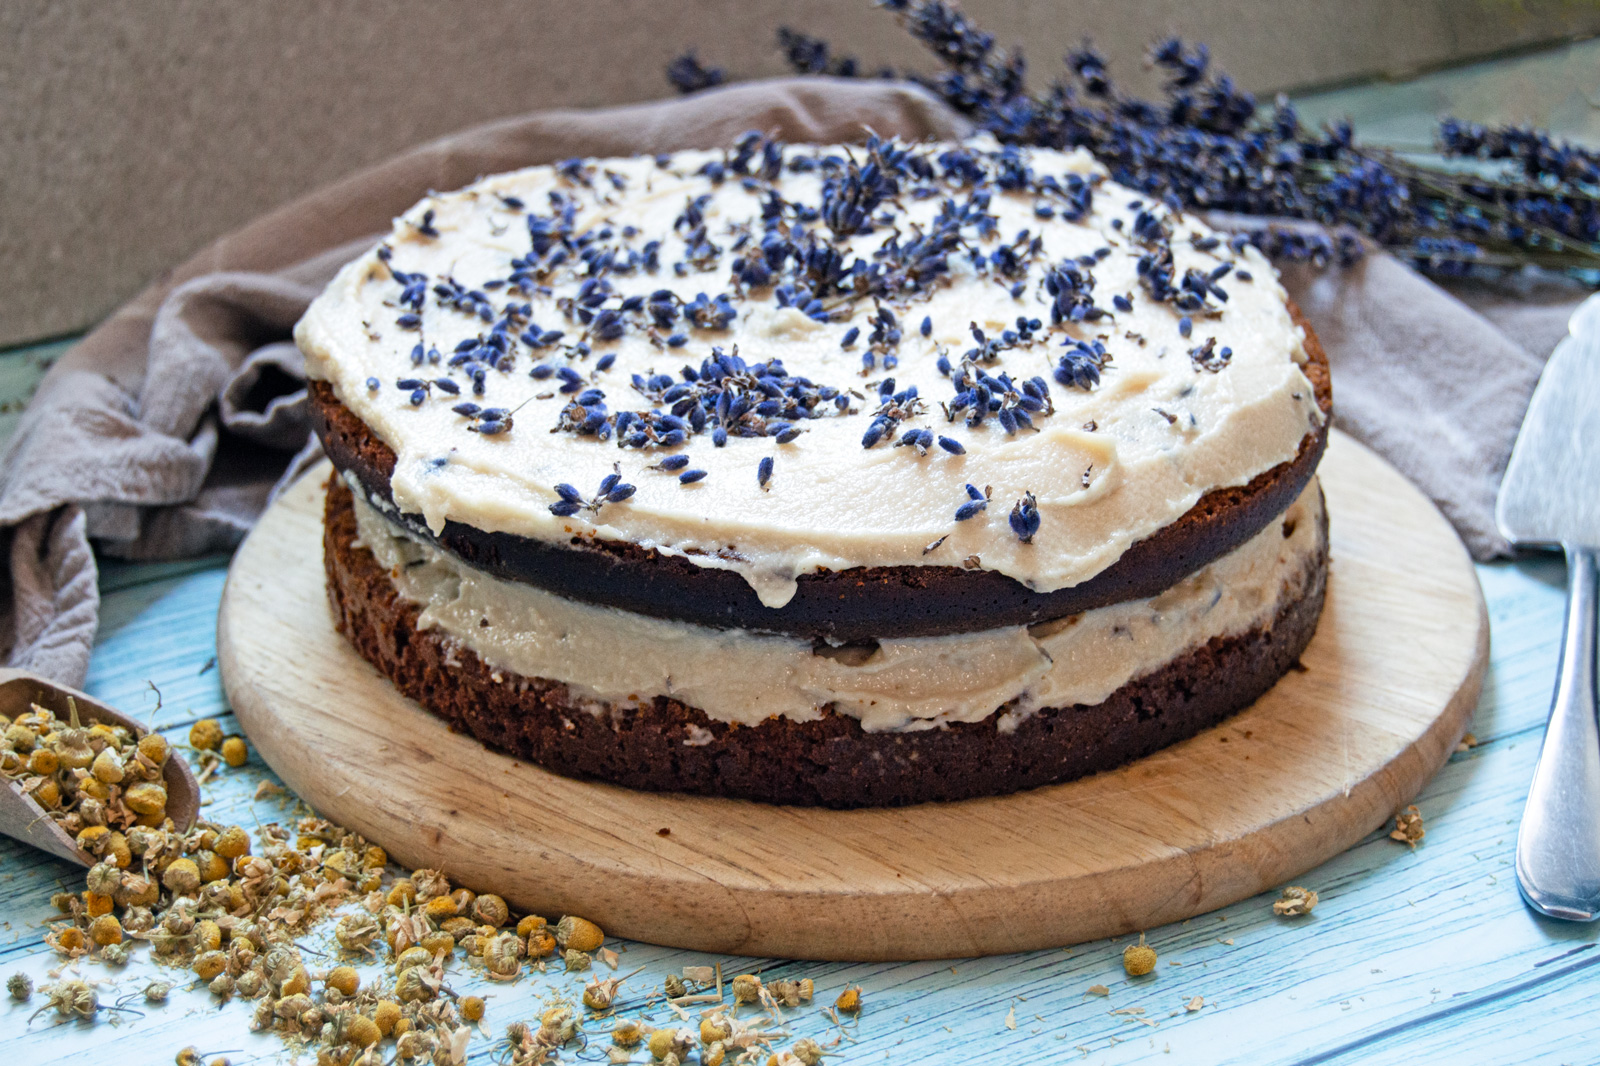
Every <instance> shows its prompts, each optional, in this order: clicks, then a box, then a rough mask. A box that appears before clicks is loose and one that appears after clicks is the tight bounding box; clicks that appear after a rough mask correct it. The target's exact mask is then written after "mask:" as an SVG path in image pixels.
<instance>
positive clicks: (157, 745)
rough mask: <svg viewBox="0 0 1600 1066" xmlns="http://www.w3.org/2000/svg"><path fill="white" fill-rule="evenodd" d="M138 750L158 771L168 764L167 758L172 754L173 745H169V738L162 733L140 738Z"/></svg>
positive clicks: (147, 734) (148, 734) (149, 734)
mask: <svg viewBox="0 0 1600 1066" xmlns="http://www.w3.org/2000/svg"><path fill="white" fill-rule="evenodd" d="M136 750H137V751H138V753H139V754H140V755H142V756H143V757H144V758H145V759H146V760H148V761H149V762H150V763H151V764H152V765H154V766H155V768H156V769H158V770H159V769H160V768H161V767H163V766H165V765H166V763H167V756H168V755H170V754H171V753H172V745H170V744H168V743H167V738H166V737H164V736H162V735H161V734H160V733H146V734H145V735H144V736H142V737H140V738H139V743H138V744H137V745H136Z"/></svg>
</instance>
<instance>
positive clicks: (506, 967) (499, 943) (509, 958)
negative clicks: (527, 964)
mask: <svg viewBox="0 0 1600 1066" xmlns="http://www.w3.org/2000/svg"><path fill="white" fill-rule="evenodd" d="M522 954H523V946H522V941H521V939H519V938H518V937H517V934H515V933H501V934H500V935H499V936H497V937H495V938H494V939H493V940H491V941H489V946H488V947H486V948H484V951H483V964H484V965H485V966H487V967H488V968H489V975H490V976H491V977H496V978H514V977H516V976H517V975H518V974H519V973H521V972H522Z"/></svg>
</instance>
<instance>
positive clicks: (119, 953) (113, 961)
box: [100, 940, 133, 966]
mask: <svg viewBox="0 0 1600 1066" xmlns="http://www.w3.org/2000/svg"><path fill="white" fill-rule="evenodd" d="M132 954H133V951H132V949H131V948H130V947H129V946H128V942H127V941H126V940H123V941H119V942H118V943H115V944H107V945H106V946H105V947H104V948H103V949H102V950H101V952H100V961H101V962H103V963H105V964H106V965H107V966H124V965H126V964H127V962H128V959H129V958H130V957H132Z"/></svg>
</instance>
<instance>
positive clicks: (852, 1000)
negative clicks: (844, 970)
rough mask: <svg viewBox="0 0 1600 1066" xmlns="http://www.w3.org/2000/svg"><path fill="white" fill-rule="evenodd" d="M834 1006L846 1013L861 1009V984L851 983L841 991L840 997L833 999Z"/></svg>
mask: <svg viewBox="0 0 1600 1066" xmlns="http://www.w3.org/2000/svg"><path fill="white" fill-rule="evenodd" d="M833 1005H834V1008H835V1009H837V1010H842V1011H844V1012H845V1013H846V1014H854V1013H856V1012H857V1011H859V1010H860V1009H861V986H860V985H851V986H850V987H849V988H846V989H845V990H844V991H843V992H840V993H839V998H838V999H836V1000H834V1001H833Z"/></svg>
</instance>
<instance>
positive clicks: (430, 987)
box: [394, 966, 438, 1003]
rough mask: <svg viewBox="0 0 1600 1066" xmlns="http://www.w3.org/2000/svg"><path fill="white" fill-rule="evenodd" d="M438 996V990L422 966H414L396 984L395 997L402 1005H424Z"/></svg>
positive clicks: (396, 980)
mask: <svg viewBox="0 0 1600 1066" xmlns="http://www.w3.org/2000/svg"><path fill="white" fill-rule="evenodd" d="M437 994H438V989H437V988H435V987H434V984H433V983H432V982H430V981H429V980H428V975H427V973H426V972H424V970H423V968H422V967H420V966H413V967H411V968H410V969H409V970H407V971H405V972H404V973H402V974H401V975H400V976H399V977H398V978H396V979H395V982H394V996H395V998H396V999H398V1000H399V1001H400V1002H401V1003H422V1002H425V1001H427V1000H430V999H432V998H433V997H434V996H435V995H437Z"/></svg>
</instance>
